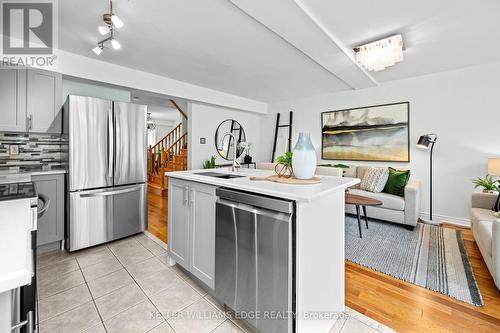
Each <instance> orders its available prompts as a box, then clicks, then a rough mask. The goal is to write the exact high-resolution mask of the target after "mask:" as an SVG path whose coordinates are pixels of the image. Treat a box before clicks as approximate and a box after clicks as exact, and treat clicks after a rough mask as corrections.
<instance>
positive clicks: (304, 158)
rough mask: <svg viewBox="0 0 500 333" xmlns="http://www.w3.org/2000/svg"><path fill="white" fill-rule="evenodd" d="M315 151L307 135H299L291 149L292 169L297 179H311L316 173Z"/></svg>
mask: <svg viewBox="0 0 500 333" xmlns="http://www.w3.org/2000/svg"><path fill="white" fill-rule="evenodd" d="M316 162H317V161H316V149H314V146H313V144H312V142H311V136H310V135H309V133H299V139H298V140H297V143H296V144H295V147H294V148H293V156H292V167H293V174H294V175H295V178H297V179H311V178H313V177H314V173H315V172H316Z"/></svg>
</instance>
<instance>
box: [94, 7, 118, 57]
mask: <svg viewBox="0 0 500 333" xmlns="http://www.w3.org/2000/svg"><path fill="white" fill-rule="evenodd" d="M102 20H103V21H104V25H100V26H98V27H97V30H98V31H99V33H100V34H101V35H103V36H106V35H108V36H107V37H106V38H105V39H103V40H101V41H100V42H98V43H97V46H96V47H94V48H93V49H92V51H94V53H95V54H96V55H100V54H101V53H102V50H103V49H104V47H105V44H106V43H108V42H109V43H110V44H111V47H112V48H113V49H115V50H119V49H120V48H121V44H120V43H119V42H118V41H117V40H116V39H115V36H114V29H115V28H116V29H120V28H121V27H123V21H122V20H121V19H120V18H119V17H118V16H117V15H116V14H115V13H113V2H112V1H111V0H110V1H109V13H106V14H103V15H102Z"/></svg>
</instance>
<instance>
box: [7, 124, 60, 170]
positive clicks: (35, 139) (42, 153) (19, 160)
mask: <svg viewBox="0 0 500 333" xmlns="http://www.w3.org/2000/svg"><path fill="white" fill-rule="evenodd" d="M11 146H14V147H13V148H11ZM15 146H17V150H18V154H15V150H16V147H15ZM13 153H14V154H13ZM67 166H68V142H67V139H63V137H62V136H61V135H60V134H32V133H5V132H0V171H13V172H15V171H21V172H22V171H34V170H51V169H60V168H67Z"/></svg>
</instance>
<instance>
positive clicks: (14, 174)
mask: <svg viewBox="0 0 500 333" xmlns="http://www.w3.org/2000/svg"><path fill="white" fill-rule="evenodd" d="M67 172H68V171H67V170H65V169H51V170H42V169H40V170H31V171H25V170H17V171H9V170H1V171H0V183H15V182H29V181H31V177H32V176H45V175H57V174H65V173H67Z"/></svg>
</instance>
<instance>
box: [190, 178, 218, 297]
mask: <svg viewBox="0 0 500 333" xmlns="http://www.w3.org/2000/svg"><path fill="white" fill-rule="evenodd" d="M215 201H216V195H215V186H210V185H205V184H200V183H191V184H190V190H189V205H190V208H191V229H190V234H191V239H190V241H189V244H190V264H189V266H190V272H191V273H192V274H193V275H194V276H196V277H197V278H198V279H200V280H201V281H203V282H204V283H205V284H206V285H207V286H209V287H210V288H212V289H213V288H214V287H215V286H214V275H215Z"/></svg>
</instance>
